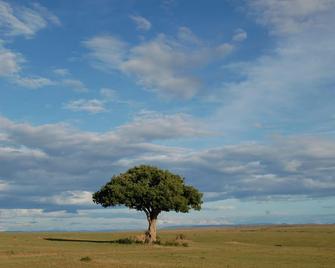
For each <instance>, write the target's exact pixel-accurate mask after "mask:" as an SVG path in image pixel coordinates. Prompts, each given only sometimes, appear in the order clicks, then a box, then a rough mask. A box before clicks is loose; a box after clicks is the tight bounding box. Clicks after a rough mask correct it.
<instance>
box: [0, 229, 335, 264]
mask: <svg viewBox="0 0 335 268" xmlns="http://www.w3.org/2000/svg"><path fill="white" fill-rule="evenodd" d="M138 234H139V233H123V232H120V233H0V267H8V268H10V267H20V268H21V267H32V268H42V267H43V268H45V267H65V268H66V267H220V268H221V267H283V268H284V267H335V254H334V252H335V226H334V225H324V226H319V225H315V226H286V227H244V228H230V229H223V228H213V229H190V230H169V231H161V232H160V233H159V236H160V238H161V242H162V245H154V246H149V245H144V244H137V243H133V244H120V243H115V242H113V241H118V240H119V239H121V238H128V237H135V236H136V235H138ZM45 238H52V239H54V240H45ZM176 238H178V239H179V240H182V241H179V242H180V245H182V243H187V246H175V245H174V244H173V243H171V242H172V241H176ZM57 240H58V241H57ZM166 242H167V243H166Z"/></svg>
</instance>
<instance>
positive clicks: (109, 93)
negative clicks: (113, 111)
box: [100, 88, 117, 101]
mask: <svg viewBox="0 0 335 268" xmlns="http://www.w3.org/2000/svg"><path fill="white" fill-rule="evenodd" d="M100 95H101V97H102V98H103V99H104V100H108V101H111V100H115V99H117V92H116V90H114V89H110V88H101V89H100Z"/></svg>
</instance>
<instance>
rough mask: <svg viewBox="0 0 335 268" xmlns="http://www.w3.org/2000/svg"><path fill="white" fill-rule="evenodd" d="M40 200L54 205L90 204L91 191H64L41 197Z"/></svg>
mask: <svg viewBox="0 0 335 268" xmlns="http://www.w3.org/2000/svg"><path fill="white" fill-rule="evenodd" d="M39 201H40V202H43V203H51V204H56V205H92V203H93V201H92V193H91V192H88V191H65V192H62V193H61V194H58V195H53V196H51V197H42V198H41V199H40V200H39Z"/></svg>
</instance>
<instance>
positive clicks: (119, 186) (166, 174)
mask: <svg viewBox="0 0 335 268" xmlns="http://www.w3.org/2000/svg"><path fill="white" fill-rule="evenodd" d="M93 201H94V202H95V203H97V204H101V205H102V206H104V207H109V206H117V205H125V206H127V207H129V208H133V209H136V210H139V211H144V212H145V213H146V214H147V216H152V215H153V216H157V215H158V214H159V213H160V212H161V211H171V210H174V211H176V212H188V211H189V210H190V209H195V210H200V209H201V204H202V193H200V192H199V191H198V190H197V189H195V188H194V187H192V186H189V185H185V183H184V179H183V178H182V177H180V176H179V175H176V174H173V173H171V172H170V171H168V170H162V169H159V168H157V167H153V166H146V165H141V166H138V167H134V168H131V169H129V170H128V171H127V172H125V173H121V174H119V175H117V176H113V177H112V179H111V181H110V182H108V183H107V184H106V185H105V186H103V187H102V188H101V189H100V191H98V192H96V193H94V194H93Z"/></svg>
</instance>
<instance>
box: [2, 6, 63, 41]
mask: <svg viewBox="0 0 335 268" xmlns="http://www.w3.org/2000/svg"><path fill="white" fill-rule="evenodd" d="M49 22H50V23H52V24H55V25H60V21H59V19H58V18H57V17H56V16H55V15H53V14H52V13H51V12H49V11H48V10H47V9H46V8H45V7H43V6H41V5H39V4H33V5H31V7H24V6H18V5H11V4H9V3H8V2H5V1H2V0H1V1H0V30H1V31H2V32H3V33H4V34H5V35H8V36H16V35H23V36H25V37H32V36H34V35H35V33H36V32H38V31H39V30H41V29H43V28H46V27H47V25H48V23H49Z"/></svg>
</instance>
